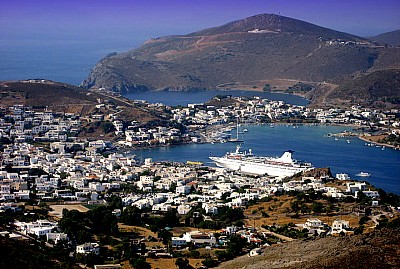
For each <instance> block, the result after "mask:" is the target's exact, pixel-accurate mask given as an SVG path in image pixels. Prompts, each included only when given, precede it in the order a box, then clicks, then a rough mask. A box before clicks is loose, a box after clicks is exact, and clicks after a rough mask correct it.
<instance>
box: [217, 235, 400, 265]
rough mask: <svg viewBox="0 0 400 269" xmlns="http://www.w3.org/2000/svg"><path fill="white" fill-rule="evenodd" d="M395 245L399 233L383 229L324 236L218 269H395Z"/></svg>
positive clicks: (397, 260)
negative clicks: (365, 232)
mask: <svg viewBox="0 0 400 269" xmlns="http://www.w3.org/2000/svg"><path fill="white" fill-rule="evenodd" d="M399 246H400V236H399V230H398V229H397V230H396V229H384V230H382V231H374V232H372V233H371V234H364V235H357V236H352V237H326V238H319V239H315V240H309V241H299V240H297V241H292V242H288V243H284V244H281V245H274V246H271V247H267V248H265V249H264V253H263V254H262V255H260V256H256V257H246V256H243V257H240V258H237V259H235V260H232V261H229V262H225V263H223V264H221V266H219V267H218V268H221V269H233V268H242V269H263V268H293V269H294V268H305V269H314V268H315V269H317V268H338V269H339V268H340V269H344V268H353V269H358V268H360V269H361V268H371V269H372V268H382V269H383V268H385V269H386V268H399V266H400V258H399V255H398V253H399V251H400V247H399Z"/></svg>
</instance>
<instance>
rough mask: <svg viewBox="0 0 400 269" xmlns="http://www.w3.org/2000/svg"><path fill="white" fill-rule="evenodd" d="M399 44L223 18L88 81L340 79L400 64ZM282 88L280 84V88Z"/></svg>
mask: <svg viewBox="0 0 400 269" xmlns="http://www.w3.org/2000/svg"><path fill="white" fill-rule="evenodd" d="M399 57H400V48H392V47H385V46H380V45H376V43H375V42H373V41H371V40H368V39H365V38H362V37H358V36H355V35H351V34H347V33H343V32H339V31H335V30H331V29H328V28H324V27H321V26H317V25H314V24H311V23H307V22H304V21H300V20H296V19H292V18H288V17H283V16H278V15H273V14H260V15H256V16H252V17H249V18H246V19H243V20H238V21H234V22H230V23H227V24H225V25H222V26H219V27H214V28H210V29H205V30H201V31H198V32H194V33H190V34H188V35H179V36H176V35H172V36H165V37H160V38H154V39H151V40H148V41H146V42H145V43H144V44H143V45H142V46H141V47H139V48H137V49H134V50H131V51H128V52H126V53H121V54H117V55H110V56H108V57H105V58H103V59H102V60H100V61H99V62H98V63H97V65H96V66H95V68H94V69H93V71H92V72H91V73H90V74H89V76H88V78H87V79H86V80H85V81H84V82H83V86H84V87H86V88H91V87H94V86H95V87H105V88H107V89H112V90H114V91H118V92H135V91H143V90H198V89H205V90H208V89H253V90H262V89H263V88H264V85H265V84H270V85H271V86H272V87H274V86H275V85H274V81H276V80H280V81H286V82H290V83H291V84H290V83H288V86H293V85H294V84H295V83H296V82H299V81H306V82H310V83H322V82H329V83H332V84H334V85H339V84H341V83H343V82H345V81H346V80H348V79H350V78H349V76H353V75H354V74H356V73H359V72H363V73H368V72H372V71H375V70H381V69H387V68H391V69H398V68H400V61H399ZM277 88H279V87H277Z"/></svg>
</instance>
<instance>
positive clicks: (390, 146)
mask: <svg viewBox="0 0 400 269" xmlns="http://www.w3.org/2000/svg"><path fill="white" fill-rule="evenodd" d="M358 138H359V139H361V140H363V141H365V142H368V143H374V144H375V145H377V146H381V147H387V148H392V149H394V150H400V147H396V146H394V145H391V144H387V143H379V142H375V141H373V140H370V139H368V138H367V136H365V135H363V134H362V135H359V136H358Z"/></svg>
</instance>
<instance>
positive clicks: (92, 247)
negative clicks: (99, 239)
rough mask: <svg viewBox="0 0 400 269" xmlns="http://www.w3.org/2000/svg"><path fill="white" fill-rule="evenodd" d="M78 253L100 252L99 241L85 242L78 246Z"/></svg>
mask: <svg viewBox="0 0 400 269" xmlns="http://www.w3.org/2000/svg"><path fill="white" fill-rule="evenodd" d="M76 253H79V254H95V255H99V254H100V247H99V244H97V243H85V244H82V245H78V246H76Z"/></svg>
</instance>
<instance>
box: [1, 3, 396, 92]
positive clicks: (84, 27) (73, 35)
mask: <svg viewBox="0 0 400 269" xmlns="http://www.w3.org/2000/svg"><path fill="white" fill-rule="evenodd" d="M299 2H300V1H294V0H288V1H257V0H247V1H244V0H230V1H226V0H221V1H215V0H205V1H201V2H198V1H187V0H186V1H184V0H171V1H162V0H154V1H145V0H141V1H136V0H134V1H128V0H116V1H113V2H112V3H111V1H104V0H99V1H95V0H86V1H78V0H70V1H61V0H53V1H51V0H37V1H24V0H5V1H3V3H2V9H1V10H0V59H2V61H0V80H7V79H25V78H27V76H29V77H32V76H37V77H44V78H49V79H54V80H60V79H62V78H63V76H64V75H65V74H66V73H68V72H70V71H71V70H73V71H71V72H75V74H79V75H78V76H77V77H76V78H73V75H72V73H70V76H71V78H68V79H67V81H66V82H69V83H72V82H73V83H74V84H77V82H78V81H81V80H82V79H83V78H84V77H85V75H87V74H88V69H89V68H92V67H93V66H94V64H95V63H96V62H97V61H98V60H100V59H101V58H102V57H104V56H105V55H106V54H107V53H110V52H113V51H117V52H123V51H127V50H129V49H134V48H136V47H138V46H140V45H141V44H142V43H143V42H144V41H145V40H147V39H149V38H154V37H160V36H165V35H179V34H188V33H191V32H195V31H198V30H202V29H205V28H209V27H215V26H219V25H222V24H225V23H228V22H231V21H234V20H239V19H243V18H246V17H249V16H253V15H257V14H261V13H273V14H280V15H282V16H286V17H291V18H294V19H299V20H303V21H307V22H310V23H313V24H317V25H319V26H323V27H327V28H331V29H334V30H338V31H342V32H347V33H350V34H355V35H359V36H373V35H377V34H381V33H383V32H388V31H393V30H397V29H400V16H398V11H399V10H400V1H395V0H383V1H372V0H364V1H361V0H357V1H323V2H322V1H316V0H306V1H301V3H299ZM66 63H67V64H66ZM56 69H59V70H58V71H57V70H56ZM63 69H65V70H63ZM57 72H58V73H57Z"/></svg>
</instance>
